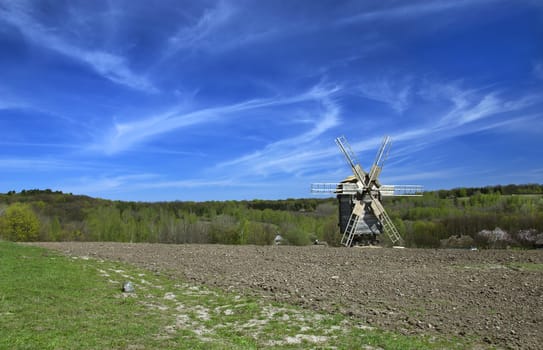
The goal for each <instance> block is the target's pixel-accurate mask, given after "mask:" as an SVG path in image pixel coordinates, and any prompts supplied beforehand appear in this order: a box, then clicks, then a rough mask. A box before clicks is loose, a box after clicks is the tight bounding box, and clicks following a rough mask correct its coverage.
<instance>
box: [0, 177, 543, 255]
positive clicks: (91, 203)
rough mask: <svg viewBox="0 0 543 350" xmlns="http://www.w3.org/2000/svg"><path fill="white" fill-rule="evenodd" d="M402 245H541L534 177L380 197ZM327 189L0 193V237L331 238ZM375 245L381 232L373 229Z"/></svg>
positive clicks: (540, 207) (333, 225)
mask: <svg viewBox="0 0 543 350" xmlns="http://www.w3.org/2000/svg"><path fill="white" fill-rule="evenodd" d="M383 202H384V206H385V208H386V209H387V211H388V213H389V215H390V217H391V218H392V219H393V221H394V223H395V224H396V226H397V227H398V229H399V231H400V233H401V235H402V237H403V238H404V244H405V246H407V247H431V248H437V247H452V248H469V247H479V248H506V247H522V248H537V247H542V246H543V185H540V184H526V185H505V186H487V187H480V188H456V189H451V190H439V191H428V192H424V194H423V196H421V197H385V198H384V200H383ZM337 210H338V208H337V203H336V199H335V198H316V197H315V198H302V199H285V200H251V201H208V202H183V201H175V202H155V203H147V202H126V201H111V200H105V199H98V198H92V197H88V196H82V195H73V194H70V193H62V192H60V191H52V190H50V189H46V190H38V189H33V190H23V191H21V192H16V191H10V192H8V193H4V194H0V238H1V239H5V240H12V241H36V240H39V241H67V240H76V241H119V242H151V243H155V242H159V243H177V244H182V243H220V244H256V245H269V244H272V243H273V241H274V238H275V237H276V235H278V234H280V235H281V236H282V237H283V238H284V239H285V242H287V244H292V245H307V244H312V243H313V242H314V241H315V240H319V241H325V242H327V243H328V244H329V245H337V244H338V242H339V240H340V238H341V235H340V232H339V229H338V226H337ZM383 239H384V241H385V242H383V243H384V244H385V245H386V244H388V243H389V242H386V237H383Z"/></svg>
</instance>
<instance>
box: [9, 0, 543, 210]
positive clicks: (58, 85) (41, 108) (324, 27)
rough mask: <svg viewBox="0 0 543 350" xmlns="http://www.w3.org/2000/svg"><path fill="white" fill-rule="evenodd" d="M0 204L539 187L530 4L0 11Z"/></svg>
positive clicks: (541, 68) (214, 4) (541, 79)
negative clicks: (24, 196)
mask: <svg viewBox="0 0 543 350" xmlns="http://www.w3.org/2000/svg"><path fill="white" fill-rule="evenodd" d="M0 67H1V68H0V69H1V71H0V72H1V73H0V192H7V191H10V190H16V191H20V190H22V189H32V188H41V189H45V188H50V189H53V190H61V191H64V192H72V193H77V194H86V195H90V196H95V197H102V198H110V199H121V200H136V201H161V200H197V201H199V200H226V199H281V198H297V197H310V196H311V194H310V193H309V184H310V183H311V182H334V181H339V180H341V179H342V178H344V177H345V176H346V175H349V174H350V170H349V168H348V167H347V165H346V163H345V160H344V158H343V156H342V155H341V154H340V152H339V150H338V149H337V147H336V145H335V144H334V138H335V137H337V136H340V135H345V136H346V137H347V138H348V139H349V141H350V143H351V145H352V147H353V149H354V150H355V152H356V153H357V154H358V158H359V159H360V161H361V164H362V166H363V167H364V168H365V169H368V168H369V166H370V165H371V163H372V161H373V159H374V157H375V152H376V149H377V148H378V146H379V143H380V142H381V139H382V137H383V136H384V135H390V136H391V137H392V139H393V144H392V148H391V152H390V156H389V158H388V160H387V162H386V164H385V167H384V169H383V173H382V175H381V181H382V182H383V183H386V184H421V185H424V186H425V188H426V189H447V188H453V187H460V186H484V185H493V184H507V183H534V182H537V183H543V3H542V2H541V1H536V0H533V1H529V0H516V1H499V0H496V1H492V0H455V1H363V0H356V1H302V0H300V1H275V0H274V1H260V0H259V1H241V0H232V1H230V0H224V1H155V2H149V1H134V0H131V1H115V0H110V1H98V0H96V1H71V0H70V1H60V0H55V1H23V0H13V1H10V0H0Z"/></svg>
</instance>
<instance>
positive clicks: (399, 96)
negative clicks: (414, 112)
mask: <svg viewBox="0 0 543 350" xmlns="http://www.w3.org/2000/svg"><path fill="white" fill-rule="evenodd" d="M358 90H359V91H360V93H361V94H362V96H363V97H365V98H368V99H370V100H374V101H378V102H383V103H385V104H387V105H388V106H390V108H392V109H393V110H395V111H396V112H398V113H403V112H404V111H405V110H406V109H407V108H408V107H409V103H410V101H409V97H410V95H411V93H412V88H411V86H410V84H409V83H408V82H406V81H401V82H398V83H396V84H393V80H392V79H389V78H387V79H385V78H381V79H377V80H374V81H368V82H363V83H362V84H360V85H359V86H358Z"/></svg>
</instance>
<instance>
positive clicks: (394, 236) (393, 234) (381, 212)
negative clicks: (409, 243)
mask: <svg viewBox="0 0 543 350" xmlns="http://www.w3.org/2000/svg"><path fill="white" fill-rule="evenodd" d="M371 209H372V210H373V213H374V214H375V216H376V217H377V219H379V221H381V224H382V225H383V229H384V231H385V232H386V234H387V235H388V238H390V240H391V241H392V244H396V243H398V242H401V241H402V237H401V236H400V233H399V232H398V229H397V228H396V226H395V225H394V223H393V222H392V220H391V219H390V216H388V214H387V212H386V210H385V208H384V207H383V205H382V204H381V202H380V201H379V200H378V199H375V198H374V199H373V200H372V201H371Z"/></svg>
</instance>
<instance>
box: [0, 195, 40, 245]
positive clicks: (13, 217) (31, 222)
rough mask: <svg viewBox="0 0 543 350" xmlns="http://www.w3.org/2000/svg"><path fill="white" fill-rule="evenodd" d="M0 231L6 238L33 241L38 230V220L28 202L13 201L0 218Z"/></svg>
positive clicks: (36, 236)
mask: <svg viewBox="0 0 543 350" xmlns="http://www.w3.org/2000/svg"><path fill="white" fill-rule="evenodd" d="M0 232H1V234H2V236H4V237H5V238H6V239H8V240H12V241H34V240H36V239H37V238H38V235H39V232H40V221H39V220H38V217H37V216H36V214H35V213H34V212H33V211H32V209H31V208H30V206H29V205H28V204H23V203H14V204H12V205H10V206H9V207H8V208H7V209H6V211H5V213H4V215H3V216H2V217H1V218H0Z"/></svg>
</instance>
